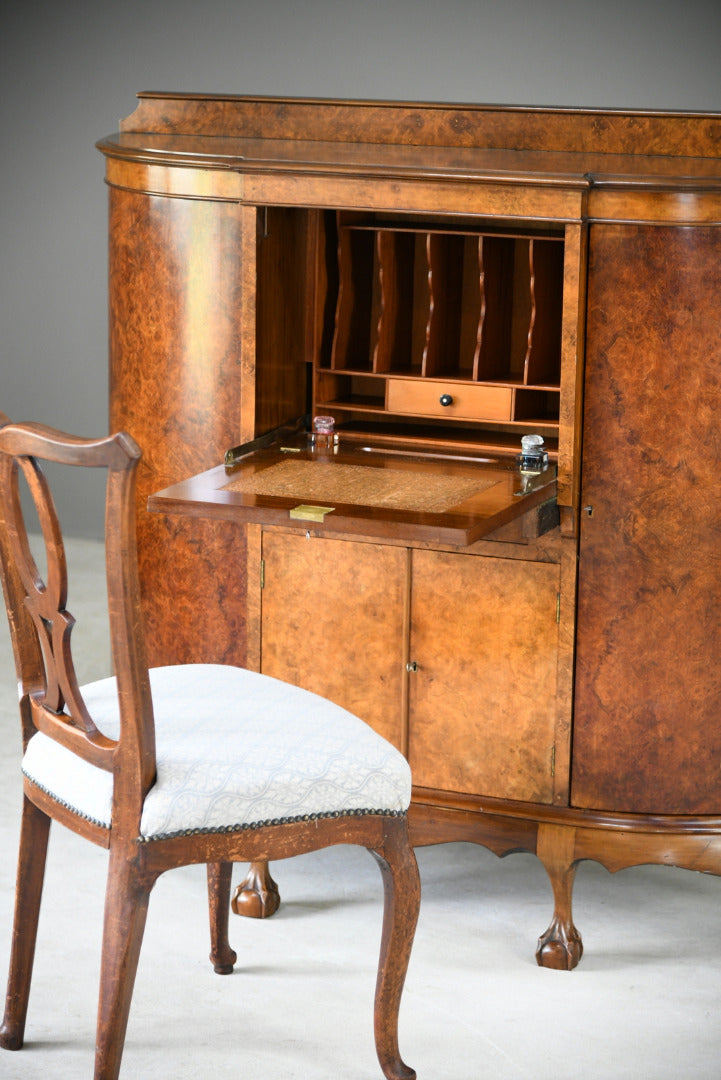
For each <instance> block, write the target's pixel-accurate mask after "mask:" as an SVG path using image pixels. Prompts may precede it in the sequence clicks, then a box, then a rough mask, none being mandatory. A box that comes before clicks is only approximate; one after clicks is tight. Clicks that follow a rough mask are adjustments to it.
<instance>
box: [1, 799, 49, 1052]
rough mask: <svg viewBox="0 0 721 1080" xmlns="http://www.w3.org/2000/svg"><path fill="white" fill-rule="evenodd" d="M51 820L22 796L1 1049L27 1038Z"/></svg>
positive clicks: (17, 1045) (19, 1046)
mask: <svg viewBox="0 0 721 1080" xmlns="http://www.w3.org/2000/svg"><path fill="white" fill-rule="evenodd" d="M50 820H51V819H50V818H49V817H48V816H47V814H44V813H43V811H42V810H39V809H38V807H37V806H35V804H34V803H32V802H31V801H30V800H29V799H28V798H27V796H23V809H22V820H21V825H20V852H19V855H18V870H17V884H16V888H15V916H14V923H13V938H12V948H11V952H10V972H9V975H8V986H7V996H6V999H5V1017H4V1019H3V1023H2V1027H0V1046H2V1047H4V1048H5V1049H6V1050H19V1049H20V1048H21V1046H22V1045H23V1039H24V1037H25V1020H26V1017H27V1012H28V998H29V996H30V982H31V979H32V974H33V960H34V958H35V942H36V940H37V932H38V918H39V915H40V901H41V899H42V892H43V880H44V877H45V861H46V856H47V850H48V837H49V835H50Z"/></svg>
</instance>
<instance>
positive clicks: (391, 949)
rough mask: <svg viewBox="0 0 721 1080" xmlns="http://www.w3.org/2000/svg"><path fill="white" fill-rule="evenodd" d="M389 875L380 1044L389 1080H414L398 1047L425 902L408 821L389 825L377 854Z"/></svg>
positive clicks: (378, 1006)
mask: <svg viewBox="0 0 721 1080" xmlns="http://www.w3.org/2000/svg"><path fill="white" fill-rule="evenodd" d="M371 854H372V855H374V856H375V858H376V861H377V862H378V864H379V866H380V868H381V874H382V876H383V893H384V906H383V933H382V936H381V950H380V958H379V961H378V979H377V982H376V996H375V1013H374V1025H375V1040H376V1052H377V1054H378V1060H379V1062H380V1065H381V1069H382V1070H383V1075H384V1076H385V1077H386V1078H387V1080H414V1078H415V1075H416V1074H415V1071H414V1070H413V1069H411V1068H409V1067H408V1066H407V1065H406V1064H404V1062H403V1060H402V1059H401V1056H400V1051H399V1048H398V1013H399V1010H400V1004H401V995H402V993H403V984H404V982H405V977H406V972H407V970H408V962H409V960H410V956H411V947H412V945H413V938H414V935H415V931H416V923H417V922H418V911H419V907H420V899H421V887H420V877H419V874H418V864H417V862H416V857H415V854H414V851H413V848H412V847H411V844H410V841H409V839H408V824H407V821H406V820H405V818H398V819H393V820H389V821H388V822H387V824H386V833H385V843H384V846H383V851H382V852H379V851H375V850H371Z"/></svg>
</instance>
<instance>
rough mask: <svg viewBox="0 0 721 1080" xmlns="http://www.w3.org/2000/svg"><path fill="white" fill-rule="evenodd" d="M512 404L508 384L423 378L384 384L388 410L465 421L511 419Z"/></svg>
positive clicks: (392, 381)
mask: <svg viewBox="0 0 721 1080" xmlns="http://www.w3.org/2000/svg"><path fill="white" fill-rule="evenodd" d="M447 398H450V401H446V399H447ZM444 402H445V403H444ZM512 407H513V390H512V389H511V387H509V386H469V385H468V384H465V383H454V382H447V383H444V382H442V381H438V382H429V381H426V380H423V379H389V380H388V384H387V398H386V408H387V410H388V412H394V413H416V414H420V415H425V416H448V417H451V416H453V417H456V418H457V419H464V420H510V419H511V414H512Z"/></svg>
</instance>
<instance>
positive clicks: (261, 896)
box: [231, 862, 280, 919]
mask: <svg viewBox="0 0 721 1080" xmlns="http://www.w3.org/2000/svg"><path fill="white" fill-rule="evenodd" d="M231 907H232V909H233V911H234V913H235V914H236V915H245V916H246V917H247V918H251V919H269V918H270V916H271V915H275V913H276V911H277V910H278V908H279V907H280V893H279V892H278V886H277V885H276V883H275V882H274V881H273V878H272V877H271V876H270V871H269V869H268V864H267V863H266V862H259V863H251V864H250V868H249V870H248V873H247V875H246V877H245V878H244V880H243V881H241V883H240V885H238V887H237V888H236V890H235V893H234V894H233V899H232V901H231Z"/></svg>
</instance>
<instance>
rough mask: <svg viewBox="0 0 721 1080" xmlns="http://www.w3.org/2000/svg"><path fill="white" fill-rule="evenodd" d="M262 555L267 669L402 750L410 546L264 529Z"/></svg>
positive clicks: (263, 641)
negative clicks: (338, 707) (354, 717)
mask: <svg viewBox="0 0 721 1080" xmlns="http://www.w3.org/2000/svg"><path fill="white" fill-rule="evenodd" d="M263 561H264V585H263V590H262V597H261V625H262V629H261V671H263V672H264V673H265V674H266V675H274V676H275V677H276V678H279V679H284V680H286V681H288V682H292V683H295V684H296V685H298V686H302V687H304V688H305V689H306V690H312V691H313V692H314V693H316V694H322V695H323V696H324V697H327V698H329V699H330V700H331V701H335V702H336V703H337V704H338V705H342V706H343V707H344V708H346V709H349V710H350V711H351V712H353V713H355V714H356V715H357V716H360V717H361V719H363V720H365V721H366V722H367V723H369V724H370V725H371V726H372V727H373V728H375V730H376V731H378V732H379V733H380V734H381V735H384V736H385V737H386V738H387V739H388V740H389V741H390V742H392V743H394V745H395V746H397V747H398V748H399V749H403V750H405V741H406V740H405V716H404V711H405V709H404V693H403V686H404V679H405V674H406V672H405V651H404V650H405V647H406V643H407V637H406V634H405V631H404V627H405V625H406V619H407V604H406V595H407V577H408V571H407V566H408V551H407V549H406V548H396V547H388V546H384V545H376V544H359V543H353V542H349V541H345V540H329V539H326V538H318V537H312V536H309V537H308V538H306V535H305V534H304V533H295V534H290V533H270V532H266V533H264V534H263Z"/></svg>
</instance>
